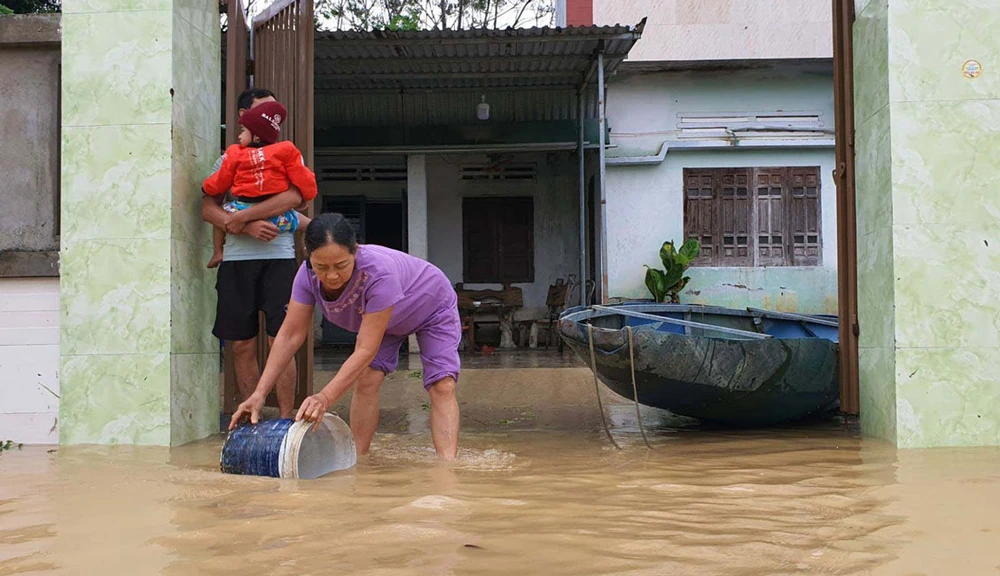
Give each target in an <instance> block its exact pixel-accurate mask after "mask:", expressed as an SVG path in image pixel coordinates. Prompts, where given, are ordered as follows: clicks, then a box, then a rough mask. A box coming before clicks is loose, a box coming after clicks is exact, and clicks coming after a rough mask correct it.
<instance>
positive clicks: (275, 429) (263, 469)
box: [221, 418, 295, 478]
mask: <svg viewBox="0 0 1000 576" xmlns="http://www.w3.org/2000/svg"><path fill="white" fill-rule="evenodd" d="M294 423H295V421H294V420H292V419H291V418H283V419H281V420H265V421H264V422H258V423H257V424H244V425H242V426H240V427H238V428H236V429H235V430H233V431H232V432H230V433H229V436H227V437H226V443H225V444H224V445H223V446H222V462H221V466H222V471H223V472H225V473H226V474H249V475H252V476H270V477H271V478H281V447H282V445H283V444H284V443H285V436H287V435H288V429H289V428H291V427H292V424H294Z"/></svg>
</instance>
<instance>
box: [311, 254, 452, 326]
mask: <svg viewBox="0 0 1000 576" xmlns="http://www.w3.org/2000/svg"><path fill="white" fill-rule="evenodd" d="M292 300H294V301H295V302H299V303H300V304H306V305H309V306H313V305H319V306H320V308H321V309H322V310H323V315H324V316H325V317H326V319H327V320H328V321H329V322H330V323H332V324H335V325H336V326H339V327H341V328H343V329H345V330H349V331H351V332H357V331H358V329H359V328H360V327H361V318H362V316H363V315H364V314H367V313H372V312H380V311H382V310H385V309H387V308H389V307H390V306H391V307H392V318H391V319H390V320H389V326H388V327H387V328H386V331H385V333H386V334H387V335H393V336H408V335H410V334H415V333H416V332H417V331H418V330H419V329H421V328H423V327H425V326H426V323H427V322H428V321H429V320H431V319H432V318H433V317H434V316H435V314H436V313H437V312H440V311H442V310H447V309H449V308H454V307H455V306H456V303H457V301H458V296H457V295H456V294H455V290H454V288H452V286H451V283H450V282H449V281H448V277H447V276H445V275H444V273H443V272H442V271H441V270H440V269H438V268H437V267H436V266H434V265H433V264H431V263H429V262H427V261H425V260H421V259H419V258H416V257H414V256H410V255H409V254H406V253H405V252H400V251H398V250H392V249H390V248H385V247H383V246H376V245H374V244H362V245H360V246H358V252H357V254H356V259H355V264H354V274H353V275H352V276H351V279H350V281H348V283H347V287H346V288H345V289H344V291H343V293H341V295H340V297H339V298H337V299H336V300H334V301H330V300H327V299H326V298H324V297H323V290H322V288H321V287H320V283H319V279H317V278H316V274H315V273H313V271H312V270H311V269H310V268H309V267H308V266H307V265H306V263H303V264H302V266H301V267H300V268H299V271H298V273H297V274H296V275H295V282H294V283H293V284H292Z"/></svg>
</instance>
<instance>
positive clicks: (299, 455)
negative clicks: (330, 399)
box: [219, 414, 358, 479]
mask: <svg viewBox="0 0 1000 576" xmlns="http://www.w3.org/2000/svg"><path fill="white" fill-rule="evenodd" d="M219 460H220V462H219V466H220V468H221V469H222V472H224V473H226V474H247V475H254V476H269V477H271V478H301V479H312V478H318V477H320V476H323V475H324V474H328V473H330V472H335V471H337V470H344V469H347V468H350V467H352V466H354V465H355V464H356V463H357V461H358V457H357V450H356V447H355V445H354V435H353V434H351V429H350V428H349V427H348V426H347V424H346V423H344V421H343V420H341V419H340V418H339V417H337V416H336V415H334V414H327V415H326V416H325V417H324V418H323V422H322V423H321V424H320V426H319V427H318V429H316V430H313V426H312V424H311V423H309V422H295V421H293V420H291V419H289V418H285V419H281V420H267V421H264V422H259V423H257V424H244V425H242V426H240V427H238V428H236V429H235V430H233V431H232V432H230V433H229V436H227V437H226V442H225V444H223V446H222V456H221V458H220V459H219Z"/></svg>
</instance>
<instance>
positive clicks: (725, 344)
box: [559, 319, 839, 427]
mask: <svg viewBox="0 0 1000 576" xmlns="http://www.w3.org/2000/svg"><path fill="white" fill-rule="evenodd" d="M559 331H560V335H561V336H562V338H563V339H564V340H565V342H566V343H567V345H568V346H569V347H570V348H572V349H573V350H574V351H575V352H576V353H577V354H578V355H579V356H580V357H581V358H582V359H584V360H585V361H586V362H587V365H588V366H590V347H589V340H588V332H587V325H586V324H585V323H582V322H576V321H572V320H567V319H562V320H560V323H559ZM593 334H594V347H595V352H596V354H595V355H596V364H597V375H598V377H599V378H600V380H601V381H602V382H603V383H604V384H605V385H606V386H608V388H610V389H611V390H613V391H614V392H616V393H617V394H619V395H621V396H623V397H625V398H628V399H630V400H631V399H632V398H633V388H632V372H631V364H630V358H629V348H628V336H627V332H626V330H624V329H619V330H608V329H596V328H595V329H594V332H593ZM634 343H635V378H636V388H637V389H638V393H639V394H638V401H639V403H640V404H644V405H646V406H653V407H656V408H661V409H665V410H669V411H670V412H673V413H674V414H679V415H682V416H689V417H692V418H698V419H701V420H703V421H707V422H713V423H717V424H722V425H727V426H740V427H760V426H769V425H774V424H778V423H782V422H788V421H794V420H800V419H803V418H807V417H809V416H813V415H816V414H818V413H821V412H825V411H827V410H830V409H831V408H834V407H836V406H837V403H838V399H839V388H838V361H839V360H838V349H837V344H836V343H835V342H831V341H830V340H826V339H823V338H801V339H780V338H770V339H766V340H743V339H723V338H710V337H696V336H691V335H686V334H677V333H669V332H660V331H655V330H648V329H636V330H634Z"/></svg>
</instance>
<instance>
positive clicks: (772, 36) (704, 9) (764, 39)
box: [594, 0, 833, 62]
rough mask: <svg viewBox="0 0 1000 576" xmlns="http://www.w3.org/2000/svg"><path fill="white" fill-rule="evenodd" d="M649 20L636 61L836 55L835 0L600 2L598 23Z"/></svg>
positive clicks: (635, 50)
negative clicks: (834, 47)
mask: <svg viewBox="0 0 1000 576" xmlns="http://www.w3.org/2000/svg"><path fill="white" fill-rule="evenodd" d="M643 18H648V20H647V21H646V29H645V30H644V32H643V35H642V39H641V40H639V42H638V43H637V44H636V45H635V47H634V48H633V49H632V51H631V52H630V54H629V61H630V62H643V61H646V62H655V61H664V60H742V59H763V58H832V57H833V9H832V8H831V3H830V1H829V0H594V23H595V24H637V23H639V21H640V20H642V19H643Z"/></svg>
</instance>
